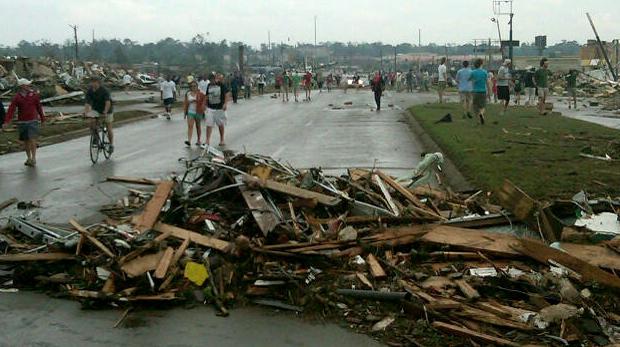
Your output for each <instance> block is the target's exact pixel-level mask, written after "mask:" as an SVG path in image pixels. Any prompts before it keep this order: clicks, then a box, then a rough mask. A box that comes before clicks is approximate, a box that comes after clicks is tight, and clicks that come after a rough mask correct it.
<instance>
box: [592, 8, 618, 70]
mask: <svg viewBox="0 0 620 347" xmlns="http://www.w3.org/2000/svg"><path fill="white" fill-rule="evenodd" d="M586 16H587V17H588V21H589V22H590V26H592V31H594V36H596V42H598V46H599V48H600V49H601V51H602V52H603V57H604V58H605V62H606V63H607V66H608V67H609V72H610V73H611V77H613V79H614V81H618V75H617V73H616V69H614V67H613V66H612V65H611V61H610V60H609V56H608V55H607V48H606V47H603V42H601V38H600V37H599V36H598V32H597V31H596V28H595V27H594V22H592V18H590V14H589V13H588V12H586Z"/></svg>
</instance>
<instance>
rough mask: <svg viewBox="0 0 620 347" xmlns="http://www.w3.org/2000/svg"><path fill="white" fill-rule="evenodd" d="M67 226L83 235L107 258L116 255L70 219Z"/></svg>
mask: <svg viewBox="0 0 620 347" xmlns="http://www.w3.org/2000/svg"><path fill="white" fill-rule="evenodd" d="M69 224H71V225H72V226H73V227H74V228H75V230H77V231H78V232H79V233H80V234H81V235H84V236H85V237H86V239H87V240H88V241H90V242H91V243H92V244H93V245H95V246H96V247H97V248H99V249H100V250H101V251H102V252H103V253H105V254H106V255H107V256H108V257H110V258H114V257H116V255H115V254H114V253H112V251H111V250H110V249H109V248H108V247H106V246H105V245H104V244H103V243H101V241H99V240H97V238H96V237H94V236H92V235H91V234H90V233H89V232H88V230H86V229H85V228H84V227H82V226H81V225H80V224H79V223H78V222H77V221H76V220H75V219H73V218H71V219H70V220H69Z"/></svg>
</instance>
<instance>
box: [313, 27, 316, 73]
mask: <svg viewBox="0 0 620 347" xmlns="http://www.w3.org/2000/svg"><path fill="white" fill-rule="evenodd" d="M313 60H314V61H313V63H314V65H315V66H316V15H315V16H314V59H313Z"/></svg>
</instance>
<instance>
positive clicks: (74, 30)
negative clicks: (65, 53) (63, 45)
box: [69, 24, 79, 61]
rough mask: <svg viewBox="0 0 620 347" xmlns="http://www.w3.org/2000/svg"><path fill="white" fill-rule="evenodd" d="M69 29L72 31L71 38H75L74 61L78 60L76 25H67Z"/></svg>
mask: <svg viewBox="0 0 620 347" xmlns="http://www.w3.org/2000/svg"><path fill="white" fill-rule="evenodd" d="M69 27H70V28H71V29H73V37H74V38H75V61H77V60H78V58H79V54H78V37H77V28H78V27H77V25H71V24H69Z"/></svg>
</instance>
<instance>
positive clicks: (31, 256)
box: [0, 253, 75, 263]
mask: <svg viewBox="0 0 620 347" xmlns="http://www.w3.org/2000/svg"><path fill="white" fill-rule="evenodd" d="M73 259H75V255H73V254H69V253H22V254H4V255H0V263H2V262H7V263H8V262H19V261H59V260H73Z"/></svg>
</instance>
